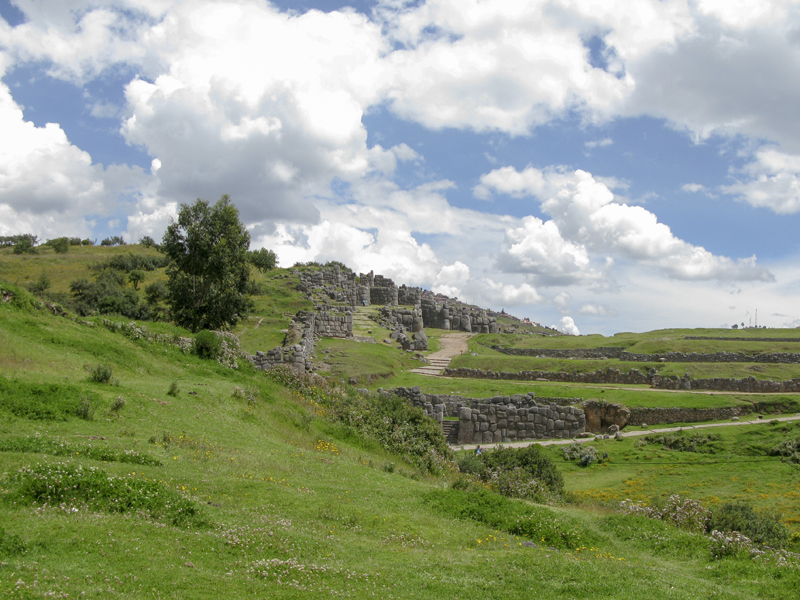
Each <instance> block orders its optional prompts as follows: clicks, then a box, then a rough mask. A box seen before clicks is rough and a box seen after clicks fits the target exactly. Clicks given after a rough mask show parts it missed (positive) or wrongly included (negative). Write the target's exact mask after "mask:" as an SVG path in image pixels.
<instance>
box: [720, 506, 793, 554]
mask: <svg viewBox="0 0 800 600" xmlns="http://www.w3.org/2000/svg"><path fill="white" fill-rule="evenodd" d="M708 528H709V529H712V530H713V529H716V530H719V531H723V532H731V531H737V532H739V533H741V534H742V535H744V536H746V537H748V538H749V539H750V540H752V541H753V542H755V543H756V544H760V545H763V546H769V547H770V548H782V547H784V546H785V545H786V543H787V542H788V541H789V530H788V529H787V527H786V526H785V525H784V524H783V523H781V521H780V515H778V514H777V513H771V512H761V513H759V512H756V511H755V510H754V509H753V507H752V506H750V505H749V504H745V503H743V502H729V503H726V504H723V505H722V506H720V507H719V508H717V509H716V510H714V513H713V515H712V516H711V521H710V523H709V526H708Z"/></svg>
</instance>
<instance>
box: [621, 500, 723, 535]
mask: <svg viewBox="0 0 800 600" xmlns="http://www.w3.org/2000/svg"><path fill="white" fill-rule="evenodd" d="M620 511H621V512H622V513H624V514H626V515H640V516H644V517H649V518H651V519H660V520H662V521H666V522H667V523H670V524H672V525H674V526H676V527H680V528H681V529H686V530H688V531H694V532H697V533H703V532H705V531H706V530H707V528H708V524H709V519H710V518H711V511H709V510H708V509H706V508H705V507H704V506H703V505H702V504H701V503H700V502H698V501H697V500H692V499H691V498H682V497H681V496H679V495H677V494H673V495H671V496H670V497H669V498H668V499H667V501H666V502H665V503H664V504H663V506H647V505H646V504H644V503H642V502H631V501H630V500H623V501H622V502H620Z"/></svg>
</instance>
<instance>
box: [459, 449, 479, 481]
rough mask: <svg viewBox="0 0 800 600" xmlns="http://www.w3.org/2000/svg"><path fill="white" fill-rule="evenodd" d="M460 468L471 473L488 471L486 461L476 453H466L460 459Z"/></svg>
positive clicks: (463, 471) (476, 473)
mask: <svg viewBox="0 0 800 600" xmlns="http://www.w3.org/2000/svg"><path fill="white" fill-rule="evenodd" d="M458 470H459V471H461V472H462V473H467V474H469V475H478V476H480V475H482V474H483V473H484V472H485V471H486V463H485V462H483V461H482V460H481V459H480V457H479V456H476V455H475V454H466V455H464V456H463V457H462V458H460V459H459V461H458Z"/></svg>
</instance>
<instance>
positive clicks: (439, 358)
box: [410, 332, 473, 377]
mask: <svg viewBox="0 0 800 600" xmlns="http://www.w3.org/2000/svg"><path fill="white" fill-rule="evenodd" d="M472 336H473V334H472V333H462V332H459V333H445V334H444V335H443V336H442V337H440V338H439V344H440V345H441V347H442V348H441V350H437V351H436V352H433V353H432V354H429V355H428V357H427V358H428V364H427V365H425V366H424V367H420V368H419V369H412V370H411V371H410V372H411V373H419V374H420V375H430V376H431V377H440V376H441V375H442V371H444V370H445V369H446V368H447V367H448V366H449V365H450V360H451V359H452V358H453V357H455V356H458V355H459V354H463V353H464V352H467V350H469V345H468V344H467V340H468V339H469V338H471V337H472Z"/></svg>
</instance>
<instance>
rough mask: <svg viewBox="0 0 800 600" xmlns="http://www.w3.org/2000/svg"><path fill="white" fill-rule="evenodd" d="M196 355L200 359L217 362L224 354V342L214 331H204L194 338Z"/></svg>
mask: <svg viewBox="0 0 800 600" xmlns="http://www.w3.org/2000/svg"><path fill="white" fill-rule="evenodd" d="M194 353H195V354H197V356H199V357H200V358H210V359H211V360H216V359H217V357H218V356H219V355H220V354H221V353H222V340H221V339H220V338H219V336H218V335H217V334H216V333H214V332H213V331H209V330H208V329H203V330H202V331H200V332H198V333H197V335H195V336H194Z"/></svg>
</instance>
